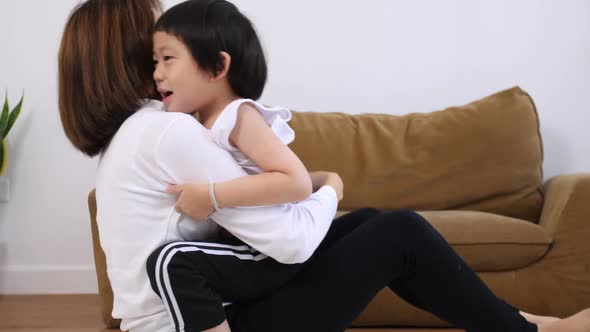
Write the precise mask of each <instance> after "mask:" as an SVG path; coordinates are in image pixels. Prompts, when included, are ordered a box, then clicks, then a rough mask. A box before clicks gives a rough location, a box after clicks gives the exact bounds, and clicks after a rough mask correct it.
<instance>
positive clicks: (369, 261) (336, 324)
mask: <svg viewBox="0 0 590 332" xmlns="http://www.w3.org/2000/svg"><path fill="white" fill-rule="evenodd" d="M396 280H403V286H404V289H406V290H408V291H410V295H411V297H413V298H416V299H417V300H418V301H419V302H420V303H422V304H423V305H424V306H425V307H427V308H428V309H429V311H431V312H433V313H434V314H435V315H437V316H439V317H441V318H443V319H446V320H448V321H449V322H451V323H452V324H454V325H456V326H458V327H461V328H464V329H467V330H469V331H472V332H484V331H490V332H492V331H494V332H496V331H506V332H510V331H536V326H535V325H532V324H530V323H528V322H527V321H526V320H525V319H524V318H523V317H522V316H520V315H519V314H518V313H517V312H515V310H514V309H512V308H510V307H508V306H507V305H506V304H504V303H503V302H502V301H500V300H498V299H497V298H496V297H495V296H494V294H492V292H491V291H490V290H489V289H488V288H487V287H486V286H485V284H483V282H482V281H481V280H480V279H479V278H478V277H477V276H476V275H475V273H473V272H472V271H471V270H470V269H469V268H468V267H467V266H466V264H465V263H464V262H463V260H462V259H461V258H460V257H459V256H457V254H456V253H455V252H454V251H453V250H452V248H451V247H450V246H449V245H448V243H447V242H446V241H445V240H444V239H443V238H442V236H441V235H440V234H439V233H438V232H436V230H434V228H432V226H430V224H429V223H428V222H427V221H426V220H424V219H423V218H422V217H421V216H420V215H418V214H416V213H415V212H412V211H404V210H399V211H393V212H386V213H382V214H380V215H378V216H376V217H374V218H372V219H370V220H368V221H365V222H364V223H362V224H361V225H360V226H358V227H357V228H355V229H354V230H353V231H352V232H350V233H348V234H347V235H345V236H343V237H342V238H340V239H339V240H338V241H336V242H335V243H333V244H332V245H331V246H329V247H327V248H325V249H324V250H323V251H322V252H320V253H319V255H318V256H316V257H314V260H313V261H312V262H310V264H309V265H307V266H306V267H305V268H304V269H303V270H302V271H301V272H300V273H299V274H297V275H296V276H295V277H294V278H293V279H292V280H291V281H289V282H288V283H287V284H285V285H284V286H283V287H281V288H280V289H279V290H278V291H276V292H273V293H272V294H271V295H269V296H267V297H264V298H262V299H259V300H256V301H251V302H248V303H238V304H236V305H232V307H231V308H228V314H229V321H230V326H231V327H232V331H234V332H242V331H245V332H251V331H256V332H265V331H284V332H289V331H294V332H295V331H307V332H314V331H317V332H341V331H343V330H344V329H345V328H347V327H348V325H349V324H350V323H351V322H352V321H353V320H354V319H355V318H356V317H357V315H358V314H359V313H360V312H361V311H362V310H363V309H364V308H365V307H366V305H367V304H368V303H369V302H370V301H371V299H372V298H373V297H374V296H375V295H376V294H377V292H378V291H379V290H381V289H382V288H383V287H385V286H388V285H390V284H391V283H392V282H394V281H396Z"/></svg>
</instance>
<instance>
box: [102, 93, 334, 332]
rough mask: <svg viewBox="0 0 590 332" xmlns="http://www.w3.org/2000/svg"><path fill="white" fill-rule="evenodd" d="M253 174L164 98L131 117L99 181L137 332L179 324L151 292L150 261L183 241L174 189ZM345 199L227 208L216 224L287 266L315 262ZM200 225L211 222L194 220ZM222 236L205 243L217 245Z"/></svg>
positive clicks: (105, 231)
mask: <svg viewBox="0 0 590 332" xmlns="http://www.w3.org/2000/svg"><path fill="white" fill-rule="evenodd" d="M244 175H247V173H246V172H245V171H244V169H243V168H242V167H240V166H239V165H238V164H237V163H236V161H235V160H234V157H233V156H232V155H231V154H230V153H228V151H225V150H224V149H221V148H220V147H219V146H218V145H217V144H216V143H215V142H213V140H212V139H211V136H210V133H209V132H208V131H207V129H206V128H204V127H203V126H202V125H201V124H200V123H199V122H198V121H196V120H195V119H194V118H193V117H192V116H190V115H187V114H182V113H169V112H166V111H164V109H163V104H162V103H161V102H159V101H156V100H151V101H146V103H145V105H144V106H143V107H142V108H141V109H140V110H138V111H137V112H136V113H134V114H133V115H132V116H130V117H129V118H128V119H127V120H126V121H125V122H124V123H123V125H122V126H121V128H120V129H119V130H118V131H117V133H116V134H115V136H114V137H113V139H112V141H111V142H110V144H109V146H108V148H107V149H106V150H105V151H104V152H103V153H102V154H101V156H100V160H99V164H98V169H97V179H96V199H97V208H98V209H97V224H98V230H99V235H100V244H101V246H102V249H103V250H104V252H105V255H106V260H107V273H108V276H109V279H110V282H111V286H112V288H113V295H114V300H113V311H112V315H113V317H114V318H121V319H122V322H121V328H122V329H123V330H130V331H131V332H160V331H161V332H164V331H170V330H171V328H172V323H171V321H170V318H169V316H168V314H167V312H166V310H165V307H164V304H163V303H162V301H161V299H160V298H159V297H158V296H157V295H156V294H155V293H154V292H153V290H152V289H151V286H150V283H149V278H148V276H147V273H146V268H145V263H146V260H147V257H148V256H149V255H150V254H151V252H152V251H153V250H155V249H156V248H158V247H159V246H161V245H163V244H165V243H168V242H172V241H182V240H183V237H182V236H181V234H180V233H179V228H178V224H179V223H180V222H184V221H186V220H190V218H188V217H187V216H184V215H182V214H179V213H177V212H176V211H175V209H174V205H175V202H176V197H175V196H173V195H170V194H168V193H166V191H165V189H166V187H167V186H168V185H169V184H178V183H187V182H207V181H210V180H213V181H228V180H231V179H235V178H237V177H241V176H244ZM337 202H338V200H337V196H336V192H335V191H334V189H333V188H331V187H329V186H324V187H322V188H320V190H318V191H317V192H315V193H313V194H312V195H311V196H310V197H309V198H308V199H306V200H304V201H301V202H299V203H297V204H279V205H270V206H256V207H235V208H222V209H220V210H218V211H216V212H215V213H213V214H212V215H211V219H212V220H210V221H208V223H209V224H211V223H213V221H214V224H215V225H220V226H222V227H223V228H225V229H227V230H228V231H230V232H231V233H232V234H233V235H235V236H236V237H238V238H239V239H241V240H242V241H244V242H245V243H247V244H248V245H250V246H252V247H254V248H256V249H257V250H258V251H260V252H261V253H263V254H265V255H268V256H270V257H272V258H274V259H276V260H277V261H279V262H283V263H299V262H303V261H305V260H307V259H308V258H309V257H310V256H311V254H312V253H313V252H314V251H315V249H316V248H317V247H318V245H319V243H320V242H321V241H322V239H323V238H324V236H325V234H326V232H327V231H328V228H329V227H330V224H331V222H332V219H333V218H334V216H335V213H336V207H337ZM191 221H192V222H193V223H196V224H199V223H204V222H205V221H196V220H191ZM214 236H215V232H212V233H211V234H208V235H207V236H205V237H210V240H214Z"/></svg>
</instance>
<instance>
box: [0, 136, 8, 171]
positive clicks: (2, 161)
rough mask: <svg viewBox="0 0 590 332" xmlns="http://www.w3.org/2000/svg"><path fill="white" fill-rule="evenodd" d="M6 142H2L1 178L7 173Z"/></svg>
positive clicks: (0, 154)
mask: <svg viewBox="0 0 590 332" xmlns="http://www.w3.org/2000/svg"><path fill="white" fill-rule="evenodd" d="M6 159H7V158H6V141H5V140H2V141H0V176H2V175H3V174H4V171H6V162H7V160H6Z"/></svg>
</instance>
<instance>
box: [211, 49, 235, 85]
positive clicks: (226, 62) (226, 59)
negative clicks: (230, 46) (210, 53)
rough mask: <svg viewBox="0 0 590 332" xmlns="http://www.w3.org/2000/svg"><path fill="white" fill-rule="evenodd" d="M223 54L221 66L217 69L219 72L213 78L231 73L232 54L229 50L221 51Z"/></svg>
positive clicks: (220, 53) (221, 54)
mask: <svg viewBox="0 0 590 332" xmlns="http://www.w3.org/2000/svg"><path fill="white" fill-rule="evenodd" d="M219 55H220V56H221V66H220V67H219V68H218V69H217V73H215V75H214V76H213V77H212V79H213V80H217V79H220V78H224V77H226V76H227V73H229V66H231V55H229V53H227V52H223V51H222V52H219Z"/></svg>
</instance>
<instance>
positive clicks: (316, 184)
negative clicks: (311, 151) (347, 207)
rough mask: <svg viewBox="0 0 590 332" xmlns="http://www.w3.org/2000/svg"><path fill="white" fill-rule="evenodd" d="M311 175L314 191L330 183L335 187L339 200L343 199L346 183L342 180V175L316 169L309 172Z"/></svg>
mask: <svg viewBox="0 0 590 332" xmlns="http://www.w3.org/2000/svg"><path fill="white" fill-rule="evenodd" d="M309 177H310V178H311V185H312V187H313V192H316V191H317V190H318V189H320V188H321V187H322V186H325V185H328V186H330V187H332V188H334V190H335V191H336V195H337V196H338V201H341V200H342V198H343V197H344V183H343V182H342V178H341V177H340V175H338V173H335V172H326V171H315V172H309Z"/></svg>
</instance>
